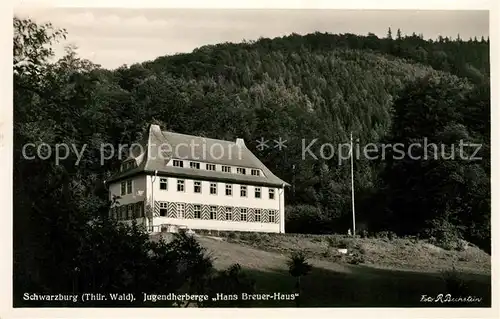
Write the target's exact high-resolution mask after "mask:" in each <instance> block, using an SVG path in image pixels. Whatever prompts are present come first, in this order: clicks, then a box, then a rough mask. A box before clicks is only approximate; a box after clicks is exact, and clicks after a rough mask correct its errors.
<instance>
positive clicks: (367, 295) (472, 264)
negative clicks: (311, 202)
mask: <svg viewBox="0 0 500 319" xmlns="http://www.w3.org/2000/svg"><path fill="white" fill-rule="evenodd" d="M328 237H332V236H294V235H278V234H277V235H269V234H262V235H254V236H252V239H251V240H248V239H245V238H243V239H241V238H233V239H231V240H230V242H229V241H228V240H226V239H221V238H214V237H209V236H199V237H198V239H199V241H200V243H201V244H202V245H203V246H204V247H205V248H207V250H208V251H209V252H210V254H211V255H212V256H213V257H214V258H215V262H214V263H215V266H216V267H217V268H219V269H223V268H227V267H228V266H229V265H231V264H234V263H239V264H240V265H241V266H242V267H243V268H244V269H245V270H246V272H247V273H249V274H250V275H251V276H253V277H254V278H255V280H256V287H257V291H258V292H263V293H274V292H281V293H292V292H293V289H294V284H295V280H294V278H292V277H291V276H290V275H289V274H288V272H287V266H286V260H287V256H288V253H289V252H290V251H291V250H293V249H302V250H305V251H306V252H307V254H308V256H311V259H310V263H311V264H312V265H313V270H312V272H311V273H310V274H309V275H308V276H306V277H305V278H303V281H302V287H303V291H302V295H301V296H302V306H309V307H314V306H331V307H335V306H343V307H348V306H358V307H359V306H367V307H378V306H416V307H419V306H439V307H447V306H456V305H457V304H454V305H453V304H449V303H445V304H442V303H433V304H428V303H421V302H420V298H421V295H423V294H425V295H428V296H436V295H437V294H439V293H445V294H446V293H447V291H448V290H449V289H448V288H447V286H446V282H445V281H444V280H443V276H442V274H441V273H440V271H443V270H449V269H450V268H451V267H452V266H455V267H456V269H457V270H459V271H460V273H461V276H462V278H463V279H464V280H465V281H466V282H467V287H468V288H467V289H466V290H465V291H463V292H464V294H466V295H473V296H477V297H482V298H483V301H482V302H481V303H471V304H467V306H488V305H489V304H490V302H491V296H490V291H491V284H490V281H491V277H490V258H489V255H487V254H486V253H484V252H482V251H480V250H479V249H477V248H475V247H468V248H467V249H466V250H465V251H462V252H458V251H453V252H451V251H446V250H443V249H440V248H438V247H436V246H433V245H430V244H428V243H425V242H422V241H411V240H408V239H395V240H392V241H389V240H382V239H345V238H344V240H346V241H347V244H348V245H347V246H348V247H351V249H350V250H351V251H355V252H357V254H358V255H359V254H361V255H363V259H364V261H363V262H362V263H360V264H359V265H352V264H350V263H349V262H348V261H349V260H351V259H352V257H349V256H347V257H346V256H343V257H339V256H337V253H336V248H335V247H333V246H335V240H331V239H330V240H327V238H328ZM346 241H344V243H345V242H346ZM252 246H253V247H252ZM256 247H258V248H256ZM454 296H456V294H454ZM251 305H252V306H255V305H256V304H251ZM257 305H259V306H283V307H290V306H295V303H294V302H293V301H265V302H264V301H263V302H259V303H258V304H257ZM249 306H250V304H249Z"/></svg>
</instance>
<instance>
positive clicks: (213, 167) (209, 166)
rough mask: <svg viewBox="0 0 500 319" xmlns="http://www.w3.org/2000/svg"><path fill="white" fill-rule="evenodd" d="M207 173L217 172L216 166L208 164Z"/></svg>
mask: <svg viewBox="0 0 500 319" xmlns="http://www.w3.org/2000/svg"><path fill="white" fill-rule="evenodd" d="M206 168H207V171H215V164H207V166H206Z"/></svg>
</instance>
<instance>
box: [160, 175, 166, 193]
mask: <svg viewBox="0 0 500 319" xmlns="http://www.w3.org/2000/svg"><path fill="white" fill-rule="evenodd" d="M160 189H161V190H162V191H166V190H167V179H166V178H160Z"/></svg>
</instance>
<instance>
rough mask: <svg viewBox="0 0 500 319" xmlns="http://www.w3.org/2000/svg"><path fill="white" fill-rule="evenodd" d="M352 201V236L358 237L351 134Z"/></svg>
mask: <svg viewBox="0 0 500 319" xmlns="http://www.w3.org/2000/svg"><path fill="white" fill-rule="evenodd" d="M351 199H352V235H353V236H354V237H355V236H356V214H355V210H354V148H353V146H352V132H351Z"/></svg>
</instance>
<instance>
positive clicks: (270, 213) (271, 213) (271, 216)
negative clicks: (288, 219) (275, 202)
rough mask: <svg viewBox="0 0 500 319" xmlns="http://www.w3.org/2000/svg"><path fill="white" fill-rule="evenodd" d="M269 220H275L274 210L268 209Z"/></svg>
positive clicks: (271, 221) (272, 221)
mask: <svg viewBox="0 0 500 319" xmlns="http://www.w3.org/2000/svg"><path fill="white" fill-rule="evenodd" d="M269 222H270V223H274V222H276V212H275V211H274V210H271V211H269Z"/></svg>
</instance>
